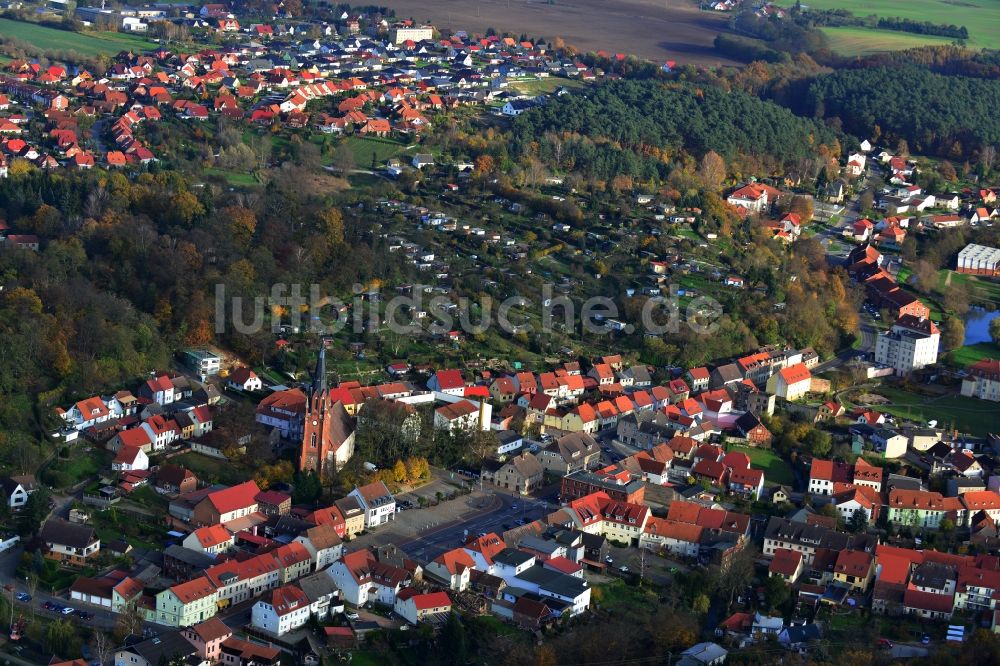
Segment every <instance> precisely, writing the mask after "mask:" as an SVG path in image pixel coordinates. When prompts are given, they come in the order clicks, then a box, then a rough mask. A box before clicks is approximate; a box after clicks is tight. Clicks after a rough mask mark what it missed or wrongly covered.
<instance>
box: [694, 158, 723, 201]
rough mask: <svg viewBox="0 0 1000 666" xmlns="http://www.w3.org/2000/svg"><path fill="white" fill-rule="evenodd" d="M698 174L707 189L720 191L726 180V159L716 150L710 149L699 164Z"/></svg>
mask: <svg viewBox="0 0 1000 666" xmlns="http://www.w3.org/2000/svg"><path fill="white" fill-rule="evenodd" d="M698 175H699V176H701V180H702V182H703V183H704V184H705V188H706V189H709V190H713V191H718V190H719V189H720V188H721V187H722V184H723V183H724V182H725V180H726V162H725V160H723V159H722V157H721V156H720V155H719V154H718V153H717V152H715V151H714V150H710V151H708V152H707V153H705V155H704V157H702V158H701V163H700V164H699V165H698Z"/></svg>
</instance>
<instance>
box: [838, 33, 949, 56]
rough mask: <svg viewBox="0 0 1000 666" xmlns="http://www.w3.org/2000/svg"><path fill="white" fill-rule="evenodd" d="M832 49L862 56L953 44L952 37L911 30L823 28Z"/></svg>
mask: <svg viewBox="0 0 1000 666" xmlns="http://www.w3.org/2000/svg"><path fill="white" fill-rule="evenodd" d="M823 34H825V35H826V37H827V39H828V40H829V43H830V50H831V51H836V52H837V53H839V54H841V55H845V56H862V55H870V54H872V53H883V52H885V51H901V50H903V49H912V48H915V47H917V46H940V45H943V44H951V43H952V42H953V41H954V40H952V39H951V38H950V37H935V36H933V35H915V34H912V33H909V32H894V31H891V30H874V29H871V28H853V27H850V28H823Z"/></svg>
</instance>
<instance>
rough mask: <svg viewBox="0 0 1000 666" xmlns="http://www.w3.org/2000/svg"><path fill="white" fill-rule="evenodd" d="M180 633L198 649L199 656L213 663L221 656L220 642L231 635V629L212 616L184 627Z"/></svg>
mask: <svg viewBox="0 0 1000 666" xmlns="http://www.w3.org/2000/svg"><path fill="white" fill-rule="evenodd" d="M181 635H183V636H184V638H186V639H187V641H188V643H190V644H191V645H193V646H194V647H195V649H196V650H198V656H199V657H201V658H202V659H205V660H206V661H210V662H212V663H215V662H218V661H219V660H220V659H221V658H222V643H223V642H224V641H225V640H226V639H227V638H229V637H230V636H232V635H233V630H232V629H230V628H229V627H227V626H226V625H225V623H224V622H223V621H222V620H220V619H219V618H217V617H213V618H210V619H208V620H205V621H204V622H200V623H198V624H196V625H194V626H191V627H188V628H186V629H184V631H183V632H182V634H181Z"/></svg>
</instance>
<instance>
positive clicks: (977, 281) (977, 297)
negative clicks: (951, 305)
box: [938, 268, 1000, 303]
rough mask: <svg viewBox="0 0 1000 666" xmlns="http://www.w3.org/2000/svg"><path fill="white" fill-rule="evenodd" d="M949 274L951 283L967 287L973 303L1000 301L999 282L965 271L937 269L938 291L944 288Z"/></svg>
mask: <svg viewBox="0 0 1000 666" xmlns="http://www.w3.org/2000/svg"><path fill="white" fill-rule="evenodd" d="M949 275H951V284H953V285H954V284H964V285H966V286H967V287H968V288H969V296H970V297H971V299H972V302H973V303H1000V282H998V281H997V280H995V279H992V280H991V279H989V278H983V277H979V276H976V275H968V274H966V273H956V272H955V271H952V270H949V269H946V268H942V269H941V270H940V271H938V291H942V292H943V291H944V290H945V282H946V281H947V280H948V276H949Z"/></svg>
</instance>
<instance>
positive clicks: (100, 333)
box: [0, 166, 395, 469]
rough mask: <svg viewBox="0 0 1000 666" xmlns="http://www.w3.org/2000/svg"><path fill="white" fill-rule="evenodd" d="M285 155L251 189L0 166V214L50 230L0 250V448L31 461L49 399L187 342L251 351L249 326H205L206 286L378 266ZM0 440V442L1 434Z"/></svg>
mask: <svg viewBox="0 0 1000 666" xmlns="http://www.w3.org/2000/svg"><path fill="white" fill-rule="evenodd" d="M306 182H309V180H308V177H307V176H306V175H305V174H303V173H302V172H301V170H300V168H298V167H292V166H290V167H287V168H284V169H278V170H276V173H275V174H274V179H273V180H272V181H271V183H270V184H269V185H268V186H267V187H266V188H265V189H264V190H263V191H261V192H256V193H241V192H228V191H225V190H223V189H222V188H219V187H217V186H215V185H212V184H199V185H198V186H197V187H196V186H195V183H194V182H193V181H192V180H191V179H190V178H189V177H188V176H186V175H184V174H182V173H180V172H178V171H162V172H158V173H143V174H139V175H136V177H135V178H134V179H130V178H129V177H127V176H126V175H124V174H121V173H112V174H109V173H106V172H83V171H81V172H72V173H71V172H51V173H49V172H42V171H38V170H34V169H32V170H26V171H25V172H23V173H18V174H17V175H11V177H10V178H7V179H2V180H0V219H6V221H7V223H8V225H9V226H10V227H11V228H12V229H15V230H17V231H18V232H20V233H33V234H38V235H39V236H41V237H43V238H47V239H50V240H48V242H47V243H45V246H44V248H43V249H42V251H41V252H31V251H29V250H20V249H11V250H6V251H3V252H0V276H2V278H0V279H2V284H3V286H4V289H3V291H2V292H0V336H2V338H3V340H4V344H3V345H0V452H2V455H3V456H15V457H18V459H17V460H16V461H15V460H6V459H5V460H0V463H7V464H12V465H13V466H15V467H17V468H22V469H23V468H25V467H27V468H29V469H30V468H31V465H30V460H29V459H25V458H24V456H29V457H30V455H31V454H32V452H33V451H37V449H35V447H29V446H18V445H19V444H27V443H29V442H32V441H37V435H38V433H40V432H51V431H52V429H53V428H54V427H55V426H56V425H57V424H56V423H55V422H54V421H55V417H54V415H53V412H52V409H53V407H55V406H56V405H64V404H66V403H67V402H71V401H75V400H79V399H81V398H84V397H87V396H88V395H93V394H94V393H95V392H100V391H107V390H109V389H113V388H115V387H120V386H130V385H132V384H131V383H132V382H134V381H135V380H136V378H138V377H141V376H143V375H145V374H146V373H147V372H149V370H150V369H152V368H161V369H165V368H168V367H169V362H170V359H171V353H172V352H173V351H176V350H178V349H181V348H183V347H184V346H187V345H197V344H205V343H209V342H219V343H221V344H223V345H224V346H225V347H226V348H229V349H232V350H234V351H236V352H237V353H239V354H240V355H241V356H243V357H244V358H246V359H247V360H248V361H249V362H259V361H260V359H261V357H262V355H263V354H264V353H265V352H266V351H267V350H269V349H271V348H273V336H272V335H271V334H270V331H269V329H268V328H267V327H265V330H264V331H262V332H261V333H260V334H259V335H243V334H240V333H237V332H236V331H233V330H231V328H232V327H229V328H228V329H227V330H226V332H225V333H224V334H223V335H221V336H218V337H216V335H215V331H214V330H213V326H212V319H213V316H214V312H215V305H214V302H213V298H214V293H215V291H214V290H215V286H216V285H217V284H224V285H225V288H226V293H227V294H233V295H256V294H261V293H268V290H269V287H270V285H271V284H273V283H276V282H284V283H295V282H301V283H304V284H310V283H317V284H321V285H323V288H324V289H326V290H328V292H335V291H337V290H339V289H348V288H349V285H351V284H353V283H354V282H355V281H362V282H365V281H368V280H371V279H373V278H376V277H379V276H384V275H391V274H392V272H393V270H395V269H394V267H393V262H391V261H374V258H373V257H374V256H375V255H374V254H373V253H374V252H378V249H377V246H376V247H373V246H372V244H371V243H372V241H371V239H370V237H369V235H368V234H367V233H366V232H365V228H364V226H363V224H362V223H360V222H359V221H358V220H356V219H353V218H349V219H348V220H347V222H346V224H345V220H344V218H343V216H342V214H341V212H340V206H339V202H338V204H337V205H335V203H334V201H333V200H332V199H331V198H329V196H324V195H323V194H321V193H320V192H322V190H311V191H309V190H308V188H304V187H301V186H300V185H301V184H302V183H306ZM8 444H10V445H8Z"/></svg>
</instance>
